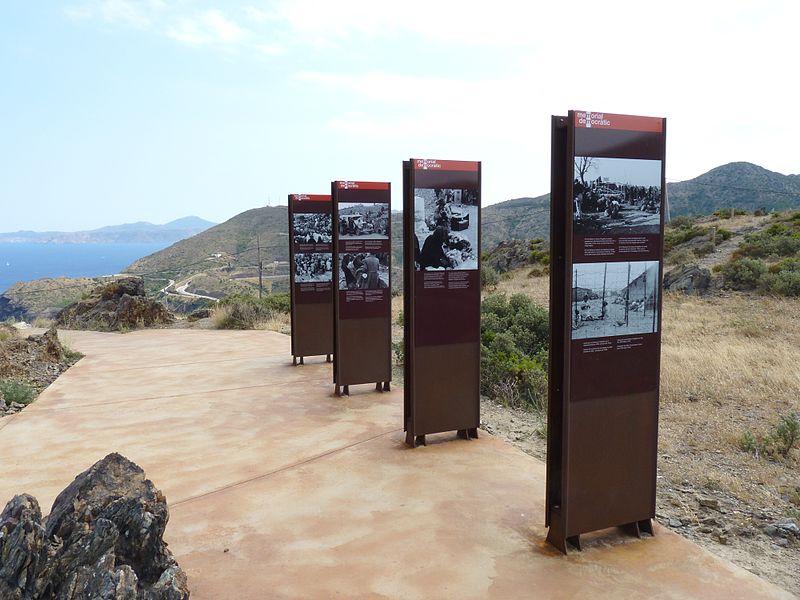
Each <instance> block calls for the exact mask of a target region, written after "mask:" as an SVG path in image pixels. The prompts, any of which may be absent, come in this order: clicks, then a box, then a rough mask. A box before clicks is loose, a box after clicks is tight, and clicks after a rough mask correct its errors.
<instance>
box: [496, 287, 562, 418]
mask: <svg viewBox="0 0 800 600" xmlns="http://www.w3.org/2000/svg"><path fill="white" fill-rule="evenodd" d="M548 336H549V321H548V316H547V311H545V310H544V309H543V308H542V307H540V306H538V305H537V304H535V303H534V302H533V301H532V300H531V299H530V298H528V297H527V296H524V295H522V294H514V295H513V296H511V297H510V298H507V297H506V296H505V295H504V294H492V295H490V296H487V297H486V298H484V300H483V302H482V304H481V393H482V394H483V395H485V396H488V397H490V398H494V399H496V400H499V401H501V402H503V403H505V404H508V405H510V406H515V407H520V408H528V409H535V410H541V409H543V408H544V405H545V402H546V400H547V349H548Z"/></svg>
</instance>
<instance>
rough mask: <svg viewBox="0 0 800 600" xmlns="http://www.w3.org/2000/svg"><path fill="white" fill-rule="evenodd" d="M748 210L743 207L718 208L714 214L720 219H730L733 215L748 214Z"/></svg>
mask: <svg viewBox="0 0 800 600" xmlns="http://www.w3.org/2000/svg"><path fill="white" fill-rule="evenodd" d="M746 214H747V211H746V210H744V209H742V208H718V209H717V210H715V211H714V216H715V217H717V218H719V219H730V218H731V216H741V215H746Z"/></svg>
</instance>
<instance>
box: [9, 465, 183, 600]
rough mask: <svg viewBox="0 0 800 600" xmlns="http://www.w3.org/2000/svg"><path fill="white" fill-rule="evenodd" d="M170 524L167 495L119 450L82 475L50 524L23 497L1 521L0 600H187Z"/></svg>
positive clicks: (65, 494) (60, 497) (58, 504)
mask: <svg viewBox="0 0 800 600" xmlns="http://www.w3.org/2000/svg"><path fill="white" fill-rule="evenodd" d="M168 520H169V511H168V509H167V504H166V500H165V498H164V496H163V494H162V493H161V492H160V491H159V490H157V489H156V488H155V486H154V485H153V483H152V482H151V481H149V480H148V479H146V478H145V474H144V471H142V469H141V468H140V467H138V466H137V465H135V464H134V463H132V462H131V461H129V460H128V459H126V458H125V457H123V456H121V455H119V454H116V453H114V454H109V455H108V456H106V457H105V458H104V459H103V460H101V461H99V462H98V463H96V464H95V465H94V466H92V467H91V468H90V469H88V470H87V471H84V472H83V473H81V474H80V475H78V477H76V478H75V480H74V481H73V482H72V483H71V484H70V485H69V486H68V487H67V488H66V489H65V490H64V491H63V492H61V493H60V494H59V495H58V497H57V498H56V500H55V502H54V503H53V509H52V511H51V512H50V515H49V516H48V517H47V518H46V519H44V521H42V518H41V512H40V511H39V507H38V504H37V503H36V500H35V499H34V498H32V497H30V496H17V497H15V498H14V499H13V500H12V501H11V502H9V504H8V506H7V507H6V509H5V510H4V511H3V514H2V517H1V518H0V557H2V558H3V561H2V563H1V564H2V567H0V598H3V599H5V598H6V597H8V598H10V599H13V600H45V599H55V600H187V599H188V598H189V590H188V586H187V579H186V575H185V573H184V572H183V571H182V570H181V568H180V566H179V565H178V564H177V562H176V561H175V559H174V558H173V556H172V553H171V552H170V551H169V549H168V548H167V545H166V543H165V542H164V540H163V534H164V529H165V527H166V525H167V521H168ZM6 556H10V557H12V558H13V560H6ZM2 586H5V588H4V587H2ZM12 593H13V594H16V595H11V594H12Z"/></svg>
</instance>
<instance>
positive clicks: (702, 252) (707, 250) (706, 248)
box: [694, 241, 717, 258]
mask: <svg viewBox="0 0 800 600" xmlns="http://www.w3.org/2000/svg"><path fill="white" fill-rule="evenodd" d="M716 249H717V247H716V246H715V245H714V242H712V241H708V242H705V243H703V244H702V245H701V246H700V247H698V248H695V250H694V252H695V254H697V256H699V257H701V258H702V257H703V256H708V255H709V254H711V253H712V252H714V250H716Z"/></svg>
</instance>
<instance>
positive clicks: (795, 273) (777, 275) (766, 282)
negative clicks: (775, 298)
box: [759, 258, 800, 297]
mask: <svg viewBox="0 0 800 600" xmlns="http://www.w3.org/2000/svg"><path fill="white" fill-rule="evenodd" d="M759 289H760V290H761V291H763V292H765V293H768V294H777V295H780V296H790V297H800V259H797V258H788V259H786V260H782V261H780V262H779V263H775V264H773V265H770V267H769V272H768V273H765V274H764V275H762V276H761V278H760V279H759Z"/></svg>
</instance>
